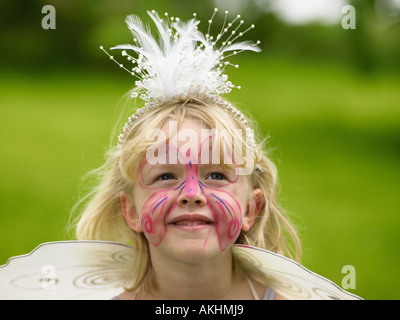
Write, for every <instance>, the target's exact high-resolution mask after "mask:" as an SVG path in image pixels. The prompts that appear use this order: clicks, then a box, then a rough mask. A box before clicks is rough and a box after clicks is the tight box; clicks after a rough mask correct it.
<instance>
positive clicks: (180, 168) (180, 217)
mask: <svg viewBox="0 0 400 320" xmlns="http://www.w3.org/2000/svg"><path fill="white" fill-rule="evenodd" d="M201 146H202V144H201V145H200V152H199V154H190V149H188V151H189V154H190V155H189V157H187V158H186V159H187V160H188V161H186V162H187V163H186V164H182V163H178V164H164V165H158V164H156V165H149V164H148V163H146V161H145V159H144V161H143V162H142V164H141V166H140V170H139V188H140V189H141V190H142V191H143V195H146V199H143V201H144V204H143V205H142V207H141V210H140V217H141V226H142V230H143V232H144V234H145V236H146V238H147V239H148V241H149V242H150V243H151V244H152V245H154V246H156V247H157V246H159V245H160V244H161V243H162V242H163V240H164V239H165V237H167V236H168V233H174V232H175V233H176V234H179V235H182V239H183V241H184V239H186V238H185V237H187V238H190V237H196V239H200V240H199V241H202V243H203V247H206V246H207V245H208V244H209V242H210V241H214V240H213V239H215V240H216V241H217V242H218V246H219V249H220V250H221V251H224V250H226V249H227V248H229V247H230V246H232V245H233V244H234V242H235V241H236V239H237V237H238V235H239V233H240V230H241V225H242V208H241V205H240V201H239V200H238V199H237V197H238V195H237V193H239V192H238V190H242V193H243V189H240V185H239V184H240V183H242V182H241V180H240V179H239V177H238V176H234V175H233V174H232V173H226V172H225V171H224V170H223V169H222V168H221V167H220V166H216V165H209V164H198V162H199V158H200V156H201ZM166 152H177V153H178V158H179V156H182V155H181V154H179V150H178V149H177V148H176V147H175V146H174V145H172V144H169V145H168V146H167V150H166ZM181 158H182V157H181ZM235 193H236V194H235ZM138 209H139V208H138ZM177 245H178V244H177Z"/></svg>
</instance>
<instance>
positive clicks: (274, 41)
mask: <svg viewBox="0 0 400 320" xmlns="http://www.w3.org/2000/svg"><path fill="white" fill-rule="evenodd" d="M214 1H215V0H214ZM214 1H212V0H205V1H201V3H200V2H194V1H191V2H189V1H186V0H149V1H132V0H85V1H79V0H69V1H65V0H30V1H23V0H3V1H1V2H0V12H1V19H0V27H1V28H2V30H3V32H2V33H1V35H0V37H1V39H0V57H1V59H0V63H1V64H2V66H3V68H8V69H10V70H17V69H22V70H30V71H33V70H39V71H43V70H48V69H51V68H60V69H62V68H70V67H73V66H75V67H79V68H80V69H81V70H82V69H83V68H96V67H97V68H98V67H99V65H101V67H102V69H104V63H103V62H104V56H103V55H102V54H101V53H100V52H99V50H98V47H99V46H100V45H104V46H105V47H108V46H112V45H114V44H119V43H125V42H128V41H130V40H131V38H130V34H129V31H128V30H127V29H126V28H125V26H124V23H123V20H124V18H125V17H126V15H128V14H131V13H135V14H138V15H139V16H142V17H143V16H144V15H145V14H146V10H151V9H156V10H157V11H158V12H160V13H161V14H162V13H163V12H165V11H167V12H169V13H170V15H171V16H172V15H175V16H179V17H181V18H182V19H184V18H187V19H189V18H190V17H191V16H192V13H193V12H197V13H198V16H199V17H206V18H208V17H209V16H211V14H212V13H213V11H212V10H213V8H214ZM269 1H271V0H252V1H241V2H240V4H241V7H240V11H241V12H240V14H241V15H242V17H243V19H244V20H245V21H246V22H249V23H250V21H251V23H254V24H256V28H255V30H252V32H251V39H254V40H261V41H262V48H263V54H277V55H280V56H282V55H286V56H288V57H290V58H293V59H299V60H303V59H310V60H311V61H313V60H314V59H324V60H328V61H329V60H331V61H334V62H335V63H346V64H348V65H352V66H356V67H357V68H358V69H359V70H362V71H363V72H364V73H373V72H376V71H377V70H381V69H386V70H392V71H393V70H395V72H397V73H398V71H400V59H399V56H400V37H399V32H400V8H399V6H394V5H393V3H394V2H393V0H363V1H359V0H357V1H356V0H349V1H350V2H349V3H350V4H352V5H353V6H354V7H355V8H356V17H357V28H356V29H355V30H351V29H349V30H344V29H342V27H341V25H340V24H338V25H322V24H318V23H312V24H306V25H300V26H299V25H289V24H286V23H284V22H282V21H281V20H279V18H278V16H277V15H276V14H275V13H274V12H273V11H272V10H271V8H270V7H269V6H268V3H269ZM275 1H276V0H275ZM46 4H50V5H53V6H54V7H55V8H56V13H57V28H56V29H55V30H44V29H42V27H41V20H42V18H43V16H44V15H43V14H42V13H41V8H42V7H43V6H44V5H46ZM200 4H201V5H200ZM220 9H221V11H222V10H223V11H225V8H220ZM232 14H236V12H232ZM232 17H233V16H232ZM218 19H220V21H219V22H220V23H222V19H223V14H221V15H219V16H217V18H216V25H217V23H218ZM206 27H207V24H206V23H202V24H201V25H200V29H202V28H206ZM203 31H204V30H203ZM105 68H106V70H108V69H107V67H105ZM111 69H112V67H111V65H110V70H111Z"/></svg>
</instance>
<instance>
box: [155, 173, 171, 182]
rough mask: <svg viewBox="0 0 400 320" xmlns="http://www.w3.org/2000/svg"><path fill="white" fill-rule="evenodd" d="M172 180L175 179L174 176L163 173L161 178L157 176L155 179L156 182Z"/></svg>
mask: <svg viewBox="0 0 400 320" xmlns="http://www.w3.org/2000/svg"><path fill="white" fill-rule="evenodd" d="M172 179H175V176H174V175H173V174H171V173H164V174H162V175H161V176H159V177H158V178H157V180H162V181H164V180H172Z"/></svg>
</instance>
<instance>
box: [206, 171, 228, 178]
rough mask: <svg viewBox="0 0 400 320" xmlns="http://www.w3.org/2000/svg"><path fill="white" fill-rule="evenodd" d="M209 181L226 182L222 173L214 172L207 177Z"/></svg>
mask: <svg viewBox="0 0 400 320" xmlns="http://www.w3.org/2000/svg"><path fill="white" fill-rule="evenodd" d="M209 179H212V180H226V177H225V176H224V175H223V174H222V173H219V172H214V173H211V174H210V175H209Z"/></svg>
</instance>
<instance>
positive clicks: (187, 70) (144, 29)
mask: <svg viewBox="0 0 400 320" xmlns="http://www.w3.org/2000/svg"><path fill="white" fill-rule="evenodd" d="M148 14H149V16H150V18H151V19H152V21H153V22H154V24H155V26H156V28H157V33H158V39H156V38H155V37H154V36H153V35H152V33H151V31H150V28H149V27H148V26H145V25H144V24H143V23H142V21H141V20H140V18H139V17H137V16H135V15H130V16H128V17H127V18H126V20H125V21H126V23H127V25H128V28H129V29H130V30H131V32H132V35H133V38H134V42H135V43H134V44H133V45H132V44H124V45H118V46H115V47H113V48H111V49H122V50H132V51H134V52H135V53H136V55H137V57H133V56H129V57H128V59H131V61H132V62H133V64H134V65H136V66H134V67H133V68H132V70H133V72H134V73H135V75H136V76H137V77H138V78H139V79H140V80H139V81H136V86H137V90H138V91H139V92H140V93H141V95H140V97H141V98H142V99H144V100H146V101H151V100H154V99H168V98H172V97H174V96H177V95H182V94H190V93H204V94H221V93H228V92H230V90H231V88H232V87H234V86H233V85H232V83H231V82H229V81H228V80H227V76H226V75H225V74H223V73H222V72H223V70H224V66H225V63H224V62H222V57H223V54H224V53H226V52H229V51H239V52H241V51H244V50H250V51H255V52H259V51H260V48H259V47H258V46H257V45H255V44H253V43H252V42H249V41H243V42H236V43H229V45H225V46H224V45H223V46H221V47H220V48H219V49H218V48H215V44H214V43H212V41H211V40H210V38H209V37H208V36H207V37H205V36H204V35H203V34H202V33H201V32H199V31H198V29H197V26H198V24H199V21H197V20H195V19H192V20H189V21H187V22H182V21H180V20H178V19H176V20H175V19H174V20H173V21H172V22H171V21H170V20H169V18H168V17H167V18H166V19H164V20H161V18H160V17H159V15H158V14H157V13H156V12H155V11H152V12H148ZM221 64H222V68H221ZM227 64H229V63H227Z"/></svg>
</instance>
